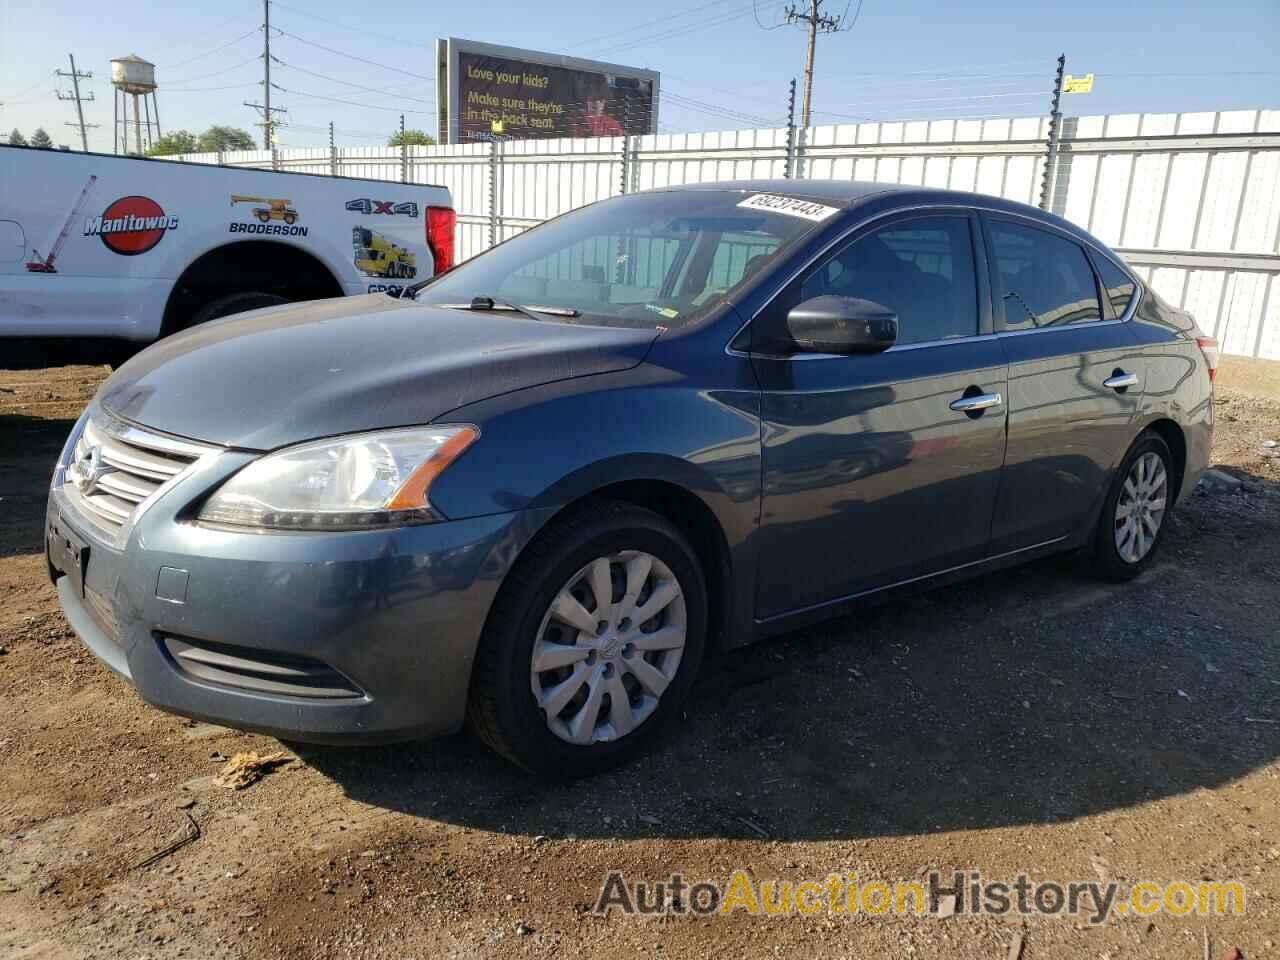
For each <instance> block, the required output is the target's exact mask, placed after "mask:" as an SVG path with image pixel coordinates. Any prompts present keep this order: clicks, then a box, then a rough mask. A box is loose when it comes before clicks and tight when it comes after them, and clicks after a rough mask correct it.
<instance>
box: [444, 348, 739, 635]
mask: <svg viewBox="0 0 1280 960" xmlns="http://www.w3.org/2000/svg"><path fill="white" fill-rule="evenodd" d="M742 363H743V364H744V365H745V364H746V361H745V360H744V361H742ZM737 366H738V365H737V364H734V363H729V364H726V368H727V371H726V372H727V374H728V376H727V377H726V383H725V385H724V388H723V389H712V390H707V389H705V388H704V389H694V388H693V387H691V386H690V385H689V384H690V380H689V379H688V378H686V377H685V376H683V375H682V374H679V373H677V372H676V371H674V370H670V369H667V368H665V367H660V366H657V365H655V364H653V363H649V362H645V363H642V364H640V365H639V366H637V367H633V368H631V369H629V370H623V371H617V372H613V373H607V374H599V375H593V376H585V377H579V378H577V379H574V380H567V381H559V382H556V383H550V384H545V385H543V386H539V387H531V388H528V389H525V390H520V391H516V392H515V393H511V394H505V395H503V396H500V397H494V398H492V399H490V400H483V401H480V402H477V403H473V404H469V405H467V406H464V407H459V408H457V409H455V410H452V411H450V412H448V413H445V414H443V415H441V416H440V417H438V418H437V419H436V421H435V422H438V423H446V422H465V423H471V424H475V425H476V426H478V427H479V429H480V439H479V440H478V441H476V443H475V444H474V445H473V446H472V448H471V449H469V450H467V452H466V453H465V454H464V455H463V456H462V457H461V458H459V460H458V461H457V462H456V463H454V464H453V465H452V466H451V467H450V468H449V469H448V470H446V471H445V472H444V473H443V474H441V475H440V478H439V479H438V480H437V481H436V482H435V484H434V485H433V486H432V489H431V500H432V503H433V504H435V506H436V507H437V508H438V509H439V510H441V511H442V512H443V513H444V514H445V516H447V517H449V518H450V519H465V518H467V517H473V516H481V515H484V514H489V513H499V512H510V511H515V510H534V509H536V510H541V509H544V508H548V509H549V510H551V511H554V512H558V510H557V509H556V508H560V509H562V508H564V507H566V506H568V505H570V504H572V503H574V502H576V501H578V500H580V499H582V498H584V497H587V496H590V495H592V494H594V493H596V492H598V491H599V490H601V489H603V488H605V487H609V486H613V485H617V484H620V483H628V482H635V481H658V482H661V483H666V484H671V485H673V486H675V487H678V488H680V489H681V490H682V491H686V492H687V493H689V494H691V495H693V496H694V497H696V498H697V499H698V501H699V502H700V503H702V504H703V505H704V506H705V507H706V508H707V510H708V511H709V512H710V514H711V516H712V517H714V519H715V521H716V524H717V525H718V526H719V528H720V531H721V533H722V534H723V536H724V543H725V545H726V546H727V551H728V557H729V563H730V567H731V570H730V572H729V574H730V575H729V580H728V582H729V584H730V585H731V594H732V596H733V597H738V598H742V597H746V598H750V597H752V596H753V595H754V584H755V540H756V538H755V537H754V533H755V531H756V529H757V527H758V524H759V513H760V492H761V487H760V483H761V474H760V466H761V461H760V420H759V403H760V395H759V391H758V390H757V389H756V388H755V385H754V382H753V381H749V380H748V381H741V380H739V381H737V382H734V381H733V378H734V377H735V376H737V375H738V374H739V373H740V372H741V371H738V370H737ZM745 375H746V376H747V377H750V370H749V368H746V369H745ZM640 411H643V414H641V413H640ZM566 435H569V436H572V437H573V438H574V439H575V442H574V443H573V444H565V443H563V442H560V443H558V444H557V445H556V455H555V456H554V457H552V456H549V455H547V453H546V452H545V450H546V447H545V445H544V440H545V438H547V437H549V436H555V437H557V438H561V439H562V438H563V437H565V436H566ZM552 515H554V514H552ZM730 609H731V610H732V612H733V615H734V616H733V623H732V624H731V626H730V631H729V636H730V637H732V638H734V642H738V641H739V639H745V638H747V637H748V636H749V635H750V630H749V627H750V624H751V615H752V613H753V611H752V610H751V604H750V603H738V602H733V603H732V604H731V607H730ZM739 621H741V622H739ZM744 627H746V628H748V629H743V628H744Z"/></svg>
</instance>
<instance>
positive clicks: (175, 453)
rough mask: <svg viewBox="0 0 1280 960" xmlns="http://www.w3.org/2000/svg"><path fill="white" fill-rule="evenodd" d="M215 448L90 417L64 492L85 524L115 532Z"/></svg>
mask: <svg viewBox="0 0 1280 960" xmlns="http://www.w3.org/2000/svg"><path fill="white" fill-rule="evenodd" d="M215 449H217V448H216V447H212V446H208V445H206V444H202V443H194V442H192V441H190V440H179V439H177V438H176V437H169V436H165V435H163V434H158V433H152V432H151V431H149V430H143V429H140V428H138V427H134V426H131V425H129V424H126V423H121V422H120V421H117V420H110V419H107V418H106V417H103V416H101V415H95V416H92V417H90V418H89V420H87V421H86V422H85V427H84V431H83V432H82V433H81V434H80V438H79V439H78V440H77V441H76V445H75V449H74V450H73V451H72V454H71V460H70V462H69V463H68V464H67V468H66V481H65V484H64V487H63V489H64V491H65V492H66V495H67V497H68V499H70V500H71V501H72V502H73V503H74V504H75V505H76V506H77V507H79V508H80V510H81V511H82V512H83V513H84V514H85V515H86V516H87V517H88V518H89V519H90V520H93V521H94V522H96V523H98V524H99V525H101V526H103V527H106V528H107V529H118V528H120V527H122V526H124V524H126V523H127V522H128V521H129V519H130V518H131V517H132V516H133V513H134V511H135V510H136V509H137V508H138V507H139V505H141V504H143V503H145V502H146V501H147V499H148V498H150V497H151V496H152V495H153V494H154V493H155V492H156V491H157V490H159V489H160V487H161V486H163V485H164V484H165V483H167V482H168V481H169V480H172V479H173V478H174V477H176V476H178V475H179V474H180V473H182V472H183V471H184V470H186V469H187V468H188V467H189V466H191V464H192V463H194V462H195V461H196V460H198V459H199V458H200V457H202V456H204V454H206V453H209V452H210V451H212V450H215Z"/></svg>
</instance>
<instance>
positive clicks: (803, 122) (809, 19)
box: [787, 0, 841, 127]
mask: <svg viewBox="0 0 1280 960" xmlns="http://www.w3.org/2000/svg"><path fill="white" fill-rule="evenodd" d="M840 20H841V18H840V17H833V16H830V15H828V14H825V13H823V12H822V0H809V3H808V8H807V9H806V10H803V11H802V10H801V9H800V8H799V7H797V6H795V4H790V5H788V7H787V23H804V24H805V26H806V28H807V29H808V31H809V50H808V53H807V54H806V55H805V60H804V100H803V101H802V103H801V107H800V126H802V127H808V126H809V106H810V104H811V103H812V101H813V54H814V49H815V48H816V47H817V45H818V34H819V33H835V32H836V31H837V30H839V29H840Z"/></svg>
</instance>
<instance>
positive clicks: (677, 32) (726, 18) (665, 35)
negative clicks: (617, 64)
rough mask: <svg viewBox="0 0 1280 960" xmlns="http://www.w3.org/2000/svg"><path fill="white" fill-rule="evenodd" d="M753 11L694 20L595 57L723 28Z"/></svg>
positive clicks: (627, 42)
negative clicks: (714, 28) (710, 28)
mask: <svg viewBox="0 0 1280 960" xmlns="http://www.w3.org/2000/svg"><path fill="white" fill-rule="evenodd" d="M753 9H754V8H752V7H744V8H742V9H741V10H734V11H728V12H725V13H722V14H718V15H716V16H714V17H709V18H707V19H705V20H696V21H694V22H692V23H687V24H683V25H681V26H677V27H673V28H671V29H667V30H663V31H661V32H659V33H655V34H652V35H650V36H647V37H638V38H636V39H634V40H626V41H623V42H622V43H616V44H613V45H611V46H607V47H604V48H602V49H601V50H599V51H597V52H596V56H600V55H601V54H605V53H612V52H616V51H622V50H632V49H634V48H636V47H643V46H647V45H649V44H651V43H661V42H662V41H664V40H671V39H673V38H675V37H681V36H686V35H688V34H690V33H694V32H696V31H698V30H705V29H707V28H709V27H718V26H723V25H724V24H726V23H730V22H732V21H734V20H740V19H742V18H744V17H747V16H750V15H751V14H752V12H753Z"/></svg>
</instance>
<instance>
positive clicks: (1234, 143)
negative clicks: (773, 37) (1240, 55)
mask: <svg viewBox="0 0 1280 960" xmlns="http://www.w3.org/2000/svg"><path fill="white" fill-rule="evenodd" d="M1047 133H1048V118H1047V117H1020V118H1007V119H987V120H908V121H897V122H893V123H861V124H840V125H832V126H821V127H810V128H808V129H807V130H797V131H793V132H790V133H789V131H788V130H787V129H785V128H781V129H764V130H731V131H724V132H713V133H687V134H659V135H656V136H645V137H630V138H626V139H625V140H624V138H621V137H613V138H599V139H589V140H525V141H506V142H496V143H475V144H458V145H445V146H433V147H407V148H399V147H373V148H347V147H341V148H336V149H334V150H332V151H330V150H329V149H327V148H314V149H282V150H276V151H274V156H273V152H272V151H266V150H257V151H254V150H250V151H242V152H236V153H225V154H214V153H206V154H188V155H185V156H182V157H178V158H176V159H180V160H187V161H196V162H206V163H218V162H221V163H225V164H230V165H233V166H251V167H272V166H274V167H275V168H276V169H279V170H288V171H300V172H307V173H321V174H336V175H339V176H350V177H368V178H371V179H375V180H391V181H398V180H407V181H408V182H413V183H435V184H443V185H445V186H447V187H449V188H450V190H451V191H452V193H453V199H454V205H455V207H456V209H457V211H458V237H457V240H458V250H459V256H460V258H463V259H465V258H466V257H470V256H474V255H475V254H477V253H479V252H480V251H482V250H484V249H486V248H487V247H489V246H490V245H492V244H493V243H495V242H498V241H501V240H504V239H506V238H507V237H510V236H512V235H514V234H516V233H519V232H520V231H521V230H524V229H527V228H528V227H530V226H533V225H535V224H537V223H540V222H541V221H543V220H546V219H547V218H549V217H553V216H556V215H557V214H560V213H564V212H565V211H567V210H572V209H573V208H575V207H579V206H581V205H583V204H585V203H590V202H592V201H594V200H599V199H602V198H604V197H609V196H613V195H615V194H618V193H620V192H622V191H623V190H624V189H625V191H626V192H632V191H635V190H644V189H648V188H651V187H662V186H665V185H668V184H678V183H695V182H706V181H713V180H741V179H747V178H765V177H782V176H786V175H791V176H793V177H796V178H822V179H827V178H834V179H856V180H873V181H880V182H883V183H911V184H920V185H924V186H936V187H948V188H952V189H957V190H976V191H978V192H981V193H988V194H993V195H996V196H1002V197H1007V198H1009V199H1012V200H1020V201H1022V202H1024V203H1031V204H1036V203H1038V202H1039V200H1040V194H1041V181H1042V178H1043V173H1044V164H1045V156H1046V136H1047ZM1049 202H1050V206H1051V208H1052V209H1053V210H1054V211H1056V212H1058V213H1060V214H1062V215H1063V216H1065V217H1066V218H1067V219H1069V220H1072V221H1074V222H1075V223H1078V224H1079V225H1081V226H1083V227H1085V228H1086V229H1088V230H1090V231H1091V232H1092V233H1094V234H1095V235H1097V236H1098V237H1099V238H1100V239H1101V240H1102V241H1103V242H1104V243H1107V244H1108V245H1110V246H1112V247H1113V248H1115V249H1116V250H1118V251H1119V252H1120V253H1121V255H1123V256H1124V257H1125V259H1126V260H1128V262H1129V263H1130V264H1132V265H1133V267H1134V269H1135V270H1136V271H1137V272H1138V273H1139V274H1140V275H1141V276H1142V277H1143V278H1144V279H1145V280H1146V281H1147V282H1149V283H1150V284H1151V285H1152V286H1153V287H1154V288H1155V289H1156V291H1157V292H1159V293H1160V295H1161V296H1163V297H1164V298H1165V299H1166V300H1168V301H1170V302H1171V303H1174V304H1177V305H1179V306H1181V307H1185V308H1186V309H1188V310H1190V311H1191V312H1192V313H1193V314H1195V316H1196V319H1197V321H1198V322H1199V323H1200V325H1201V327H1203V328H1204V329H1205V330H1206V331H1209V332H1212V333H1213V334H1214V335H1215V336H1217V338H1218V340H1219V341H1220V343H1221V344H1222V348H1223V350H1224V352H1227V353H1233V354H1243V355H1246V356H1255V357H1267V358H1271V359H1280V292H1277V291H1276V290H1275V287H1276V286H1277V281H1276V275H1277V274H1278V273H1280V110H1237V111H1231V112H1222V113H1180V114H1115V115H1110V116H1097V117H1068V118H1065V119H1064V120H1063V123H1062V133H1061V142H1060V146H1059V153H1058V159H1057V162H1056V164H1055V165H1054V167H1053V175H1052V177H1051V183H1050V196H1049Z"/></svg>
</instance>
